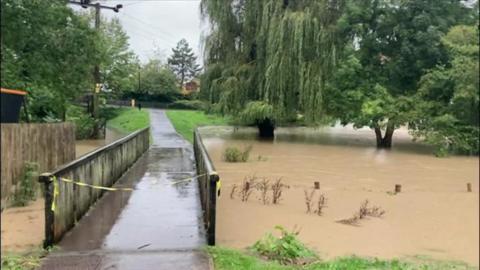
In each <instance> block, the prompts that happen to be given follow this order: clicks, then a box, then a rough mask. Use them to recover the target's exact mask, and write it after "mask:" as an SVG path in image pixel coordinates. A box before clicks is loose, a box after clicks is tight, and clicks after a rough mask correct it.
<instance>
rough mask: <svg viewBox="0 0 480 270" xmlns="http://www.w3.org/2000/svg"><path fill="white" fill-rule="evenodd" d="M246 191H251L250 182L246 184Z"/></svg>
mask: <svg viewBox="0 0 480 270" xmlns="http://www.w3.org/2000/svg"><path fill="white" fill-rule="evenodd" d="M245 189H246V190H249V189H250V182H248V181H247V182H246V183H245Z"/></svg>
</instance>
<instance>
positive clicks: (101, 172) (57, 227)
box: [39, 128, 150, 247]
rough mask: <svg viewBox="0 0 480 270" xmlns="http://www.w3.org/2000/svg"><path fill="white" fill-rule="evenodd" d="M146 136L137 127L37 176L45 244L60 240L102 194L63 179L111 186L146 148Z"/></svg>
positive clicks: (98, 190)
mask: <svg viewBox="0 0 480 270" xmlns="http://www.w3.org/2000/svg"><path fill="white" fill-rule="evenodd" d="M149 138H150V132H149V128H145V129H142V130H139V131H137V132H134V133H132V134H130V135H128V136H126V137H124V138H121V139H119V140H117V141H115V142H113V143H111V144H109V145H106V146H104V147H102V148H99V149H97V150H95V151H93V152H91V153H89V154H86V155H84V156H82V157H80V158H79V159H77V160H74V161H72V162H71V163H68V164H65V165H63V166H61V167H59V168H57V169H55V170H54V171H52V172H49V173H44V174H42V175H41V176H40V178H39V181H40V182H41V183H44V185H45V242H44V246H45V247H48V246H51V245H53V244H55V243H57V242H58V241H60V239H61V238H62V236H63V235H64V234H65V233H66V232H67V231H68V230H69V229H71V228H72V227H73V226H74V224H75V222H76V221H78V220H80V218H81V217H82V216H83V215H84V214H85V213H86V212H87V211H88V209H89V208H90V206H91V205H93V204H94V203H95V202H96V201H97V199H99V198H100V197H101V196H102V195H103V193H104V190H102V189H95V188H91V187H84V186H79V185H76V184H73V183H69V182H66V181H65V180H74V181H78V182H82V183H85V184H88V185H95V186H101V187H111V186H112V185H113V184H114V183H115V182H116V181H117V180H118V179H119V178H120V176H122V175H123V174H124V173H125V172H126V171H127V170H128V168H130V167H131V166H132V165H133V164H134V163H135V161H137V159H138V158H139V157H140V156H141V155H142V154H143V153H145V151H147V149H148V148H149ZM62 179H64V180H62ZM52 204H53V205H54V209H52Z"/></svg>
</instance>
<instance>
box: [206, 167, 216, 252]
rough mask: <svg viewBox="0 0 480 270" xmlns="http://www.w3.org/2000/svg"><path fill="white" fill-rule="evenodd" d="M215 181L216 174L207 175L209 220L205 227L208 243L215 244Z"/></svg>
mask: <svg viewBox="0 0 480 270" xmlns="http://www.w3.org/2000/svg"><path fill="white" fill-rule="evenodd" d="M217 181H218V175H216V174H213V175H210V177H209V183H208V184H209V185H210V186H209V194H208V196H209V198H208V199H209V203H208V207H209V212H210V216H209V220H208V229H207V241H208V245H210V246H214V245H215V223H216V216H217V214H216V209H217Z"/></svg>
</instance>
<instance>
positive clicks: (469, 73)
mask: <svg viewBox="0 0 480 270" xmlns="http://www.w3.org/2000/svg"><path fill="white" fill-rule="evenodd" d="M442 44H443V45H444V46H445V47H446V48H447V49H448V53H449V58H450V59H449V62H448V63H447V64H446V65H442V66H438V67H435V68H433V69H432V70H430V71H429V72H428V73H426V74H425V75H423V76H422V78H421V80H420V84H419V86H420V87H419V90H418V93H417V99H416V100H417V106H416V108H417V110H416V112H417V114H416V115H415V117H414V120H413V121H411V123H410V127H411V128H412V129H413V130H414V134H415V135H416V136H418V137H421V138H425V141H426V142H427V143H430V144H433V145H435V146H436V147H437V154H439V155H444V154H447V153H448V152H457V153H465V154H478V153H479V141H478V139H479V91H480V89H479V74H480V73H479V60H480V59H479V33H478V23H477V25H474V26H467V25H458V26H454V27H452V28H451V29H450V31H449V32H448V34H447V35H446V36H445V37H443V38H442Z"/></svg>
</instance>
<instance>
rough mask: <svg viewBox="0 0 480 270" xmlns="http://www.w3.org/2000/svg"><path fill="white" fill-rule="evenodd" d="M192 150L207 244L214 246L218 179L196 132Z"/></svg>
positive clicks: (196, 131)
mask: <svg viewBox="0 0 480 270" xmlns="http://www.w3.org/2000/svg"><path fill="white" fill-rule="evenodd" d="M193 150H194V152H195V162H196V167H197V175H200V177H199V178H198V184H199V188H200V201H201V204H202V210H203V218H204V222H205V228H206V230H207V243H208V244H209V245H212V246H213V245H215V222H216V216H217V195H218V194H217V183H218V181H219V180H220V178H219V177H218V175H217V173H216V172H215V167H214V166H213V163H212V161H211V160H210V157H209V156H208V152H207V150H206V149H205V146H204V145H203V142H202V138H201V137H200V134H199V132H198V130H195V132H194V137H193Z"/></svg>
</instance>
